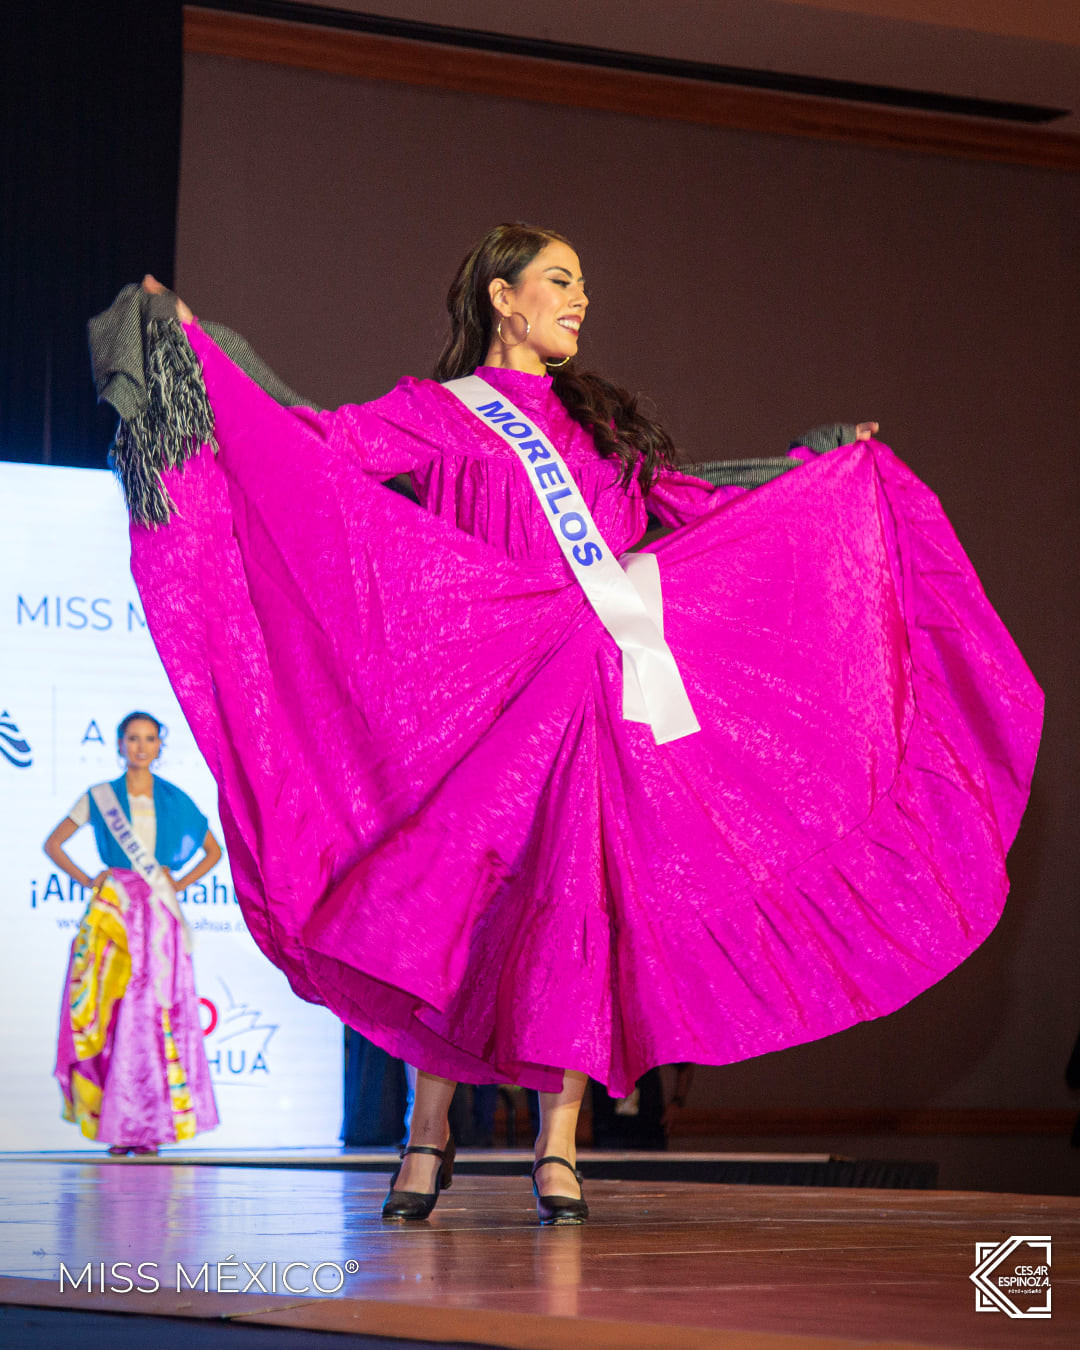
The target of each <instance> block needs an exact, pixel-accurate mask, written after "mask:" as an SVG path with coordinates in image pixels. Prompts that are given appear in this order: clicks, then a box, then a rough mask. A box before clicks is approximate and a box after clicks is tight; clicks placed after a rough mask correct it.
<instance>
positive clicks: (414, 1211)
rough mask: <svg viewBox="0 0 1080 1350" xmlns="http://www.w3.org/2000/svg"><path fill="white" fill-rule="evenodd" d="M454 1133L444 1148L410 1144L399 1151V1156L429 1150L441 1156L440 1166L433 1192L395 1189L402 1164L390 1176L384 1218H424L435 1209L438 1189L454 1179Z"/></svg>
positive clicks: (448, 1184)
mask: <svg viewBox="0 0 1080 1350" xmlns="http://www.w3.org/2000/svg"><path fill="white" fill-rule="evenodd" d="M455 1151H456V1150H455V1147H454V1136H453V1135H451V1136H450V1138H449V1140H448V1141H447V1144H446V1147H445V1148H432V1147H431V1146H430V1145H428V1144H410V1145H409V1147H408V1148H403V1149H402V1150H401V1156H402V1158H404V1157H405V1155H406V1154H407V1153H432V1154H434V1155H435V1157H436V1158H441V1159H442V1166H441V1167H440V1168H439V1170H438V1171H437V1172H436V1173H435V1189H434V1190H433V1191H395V1190H394V1182H395V1181H397V1179H398V1177H399V1176H400V1175H401V1164H400V1163H399V1164H398V1168H397V1171H396V1172H395V1173H394V1175H393V1176H392V1177H391V1178H390V1191H389V1193H388V1194H387V1197H386V1202H385V1203H384V1205H383V1207H382V1216H383V1218H384V1219H426V1218H427V1216H428V1215H429V1214H430V1213H431V1211H432V1210H433V1209H434V1208H435V1201H436V1200H438V1198H439V1192H440V1191H448V1190H449V1189H450V1187H451V1185H452V1184H453V1178H454V1153H455Z"/></svg>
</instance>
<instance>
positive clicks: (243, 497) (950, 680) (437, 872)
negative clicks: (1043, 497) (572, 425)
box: [132, 341, 1042, 1094]
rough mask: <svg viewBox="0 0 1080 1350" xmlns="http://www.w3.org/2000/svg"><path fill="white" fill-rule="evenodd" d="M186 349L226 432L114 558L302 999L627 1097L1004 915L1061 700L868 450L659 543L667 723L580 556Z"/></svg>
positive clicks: (906, 978) (256, 917)
mask: <svg viewBox="0 0 1080 1350" xmlns="http://www.w3.org/2000/svg"><path fill="white" fill-rule="evenodd" d="M200 356H201V358H202V360H203V362H204V366H205V378H206V384H207V388H208V390H209V393H210V397H211V401H212V403H213V406H214V411H215V416H216V419H217V432H216V435H217V439H218V443H219V447H220V449H219V453H218V454H217V455H215V454H212V453H211V451H210V450H209V449H204V450H203V451H202V453H201V454H199V455H198V456H197V457H196V458H194V459H193V460H192V461H191V462H189V463H188V464H187V465H186V466H185V467H184V469H183V470H179V471H171V473H170V474H169V475H168V486H169V491H170V492H171V493H172V495H173V498H174V500H175V502H176V504H177V507H178V511H177V514H176V516H175V518H174V519H173V520H172V521H171V522H170V524H169V525H168V526H167V527H164V528H161V529H158V530H149V529H145V528H139V527H135V528H133V531H132V541H133V557H132V567H133V572H134V575H135V578H136V581H137V583H138V586H139V590H140V593H141V595H142V598H143V602H144V605H145V607H146V615H147V619H148V621H149V624H150V627H151V630H152V632H153V635H154V639H155V642H156V643H157V646H158V650H159V652H160V653H161V656H162V659H163V661H164V663H165V666H166V669H167V671H168V673H169V675H170V678H171V680H172V683H173V686H174V688H175V690H176V692H177V695H178V697H179V699H180V702H181V704H182V706H183V709H184V712H185V715H186V716H187V718H188V721H189V722H190V724H191V726H192V729H193V730H194V732H195V735H196V737H197V739H198V742H199V745H200V748H201V749H202V751H203V753H204V755H205V756H206V759H207V761H208V763H209V765H210V768H211V770H212V772H213V773H214V775H215V777H216V779H217V782H218V784H219V788H220V795H221V814H222V819H223V822H224V826H225V830H226V833H227V836H228V843H229V854H230V860H231V864H232V868H233V873H234V877H235V880H236V884H237V891H238V895H239V897H240V900H241V904H242V905H243V909H244V914H245V916H246V919H247V922H248V924H249V926H250V928H251V931H252V933H253V934H254V936H255V939H256V941H257V942H258V943H259V945H260V946H261V947H262V949H263V951H264V952H265V953H266V954H267V956H269V958H270V959H271V960H272V961H273V962H274V963H275V964H276V965H278V966H279V967H280V968H281V969H282V970H284V971H285V972H286V974H287V975H288V977H289V979H290V981H291V982H292V984H293V987H294V988H295V989H296V991H297V992H298V993H299V994H300V995H301V996H302V997H304V998H308V999H312V1000H315V1001H318V1002H321V1003H324V1004H325V1005H326V1006H327V1007H329V1008H331V1009H332V1010H333V1011H334V1012H335V1013H337V1014H338V1015H339V1016H340V1017H342V1018H343V1019H344V1020H345V1021H347V1022H349V1023H350V1024H351V1025H352V1026H354V1027H356V1028H357V1029H359V1030H360V1031H361V1032H363V1033H364V1034H365V1035H366V1036H368V1037H370V1038H371V1039H372V1040H374V1041H375V1042H377V1043H378V1044H380V1045H382V1046H383V1047H384V1048H386V1049H387V1050H389V1051H391V1052H392V1053H395V1054H398V1055H401V1056H403V1057H404V1058H406V1059H408V1060H411V1061H412V1062H414V1063H416V1064H418V1065H419V1066H420V1067H421V1068H424V1069H427V1070H429V1071H431V1072H434V1073H438V1074H442V1075H445V1076H447V1077H453V1078H461V1079H465V1080H470V1081H474V1082H478V1081H492V1080H496V1079H500V1080H509V1081H514V1082H519V1083H524V1084H526V1085H530V1086H534V1087H538V1088H541V1089H553V1088H557V1087H558V1085H559V1084H560V1082H561V1073H562V1070H563V1069H565V1068H571V1069H576V1070H584V1071H585V1072H587V1073H588V1074H590V1075H592V1076H593V1077H595V1078H597V1079H599V1080H600V1081H601V1082H603V1083H605V1084H607V1085H608V1087H609V1088H610V1089H611V1090H612V1092H614V1093H616V1094H624V1093H625V1092H627V1091H628V1090H629V1089H630V1088H631V1087H632V1085H633V1083H634V1080H635V1079H636V1078H637V1077H639V1076H640V1075H641V1074H642V1073H643V1072H644V1071H645V1070H646V1069H647V1068H649V1067H650V1066H653V1065H656V1064H661V1063H670V1062H674V1061H693V1062H696V1063H708V1064H723V1063H727V1062H730V1061H734V1060H739V1059H744V1058H747V1057H750V1056H753V1055H760V1054H763V1053H765V1052H767V1051H772V1050H778V1049H781V1048H782V1047H784V1046H790V1045H794V1044H797V1043H799V1042H803V1041H808V1040H812V1039H815V1038H817V1037H822V1036H827V1035H829V1034H831V1033H833V1032H836V1031H839V1030H841V1029H842V1028H844V1027H847V1026H850V1025H851V1024H852V1023H855V1022H858V1021H861V1020H865V1019H868V1018H875V1017H880V1016H882V1015H883V1014H885V1013H889V1012H892V1011H893V1010H894V1009H896V1008H899V1007H900V1006H901V1005H903V1004H904V1003H906V1002H907V1001H908V1000H909V999H911V998H913V997H914V996H915V995H916V994H918V993H919V992H920V991H922V990H924V989H926V988H927V987H928V986H930V985H932V984H934V983H935V982H936V981H937V980H940V979H941V978H942V977H943V976H944V975H946V974H947V973H948V972H949V971H950V970H952V969H953V968H954V967H955V966H956V965H957V964H958V963H959V962H961V961H962V960H963V959H964V958H965V957H966V956H967V955H968V954H969V953H970V952H971V951H972V950H973V949H974V948H975V947H977V946H978V945H979V943H981V942H982V941H983V939H984V938H985V937H986V936H987V934H988V933H989V932H990V931H991V929H992V928H993V926H994V924H995V923H996V921H997V919H998V916H999V914H1000V912H1001V908H1002V905H1003V903H1004V900H1005V896H1006V893H1007V889H1008V881H1007V878H1006V873H1005V854H1006V850H1007V849H1008V846H1009V844H1010V842H1011V841H1012V839H1013V836H1014V835H1015V833H1016V830H1017V827H1018V824H1019V821H1020V817H1021V813H1022V811H1023V809H1024V804H1025V802H1026V799H1027V794H1028V789H1029V785H1030V780H1031V774H1032V770H1033V766H1034V762H1035V754H1036V748H1037V744H1038V738H1039V731H1040V726H1041V715H1042V696H1041V693H1040V691H1039V688H1038V686H1037V685H1036V683H1035V681H1034V679H1033V678H1032V676H1031V673H1030V672H1029V671H1028V669H1027V667H1026V665H1025V664H1024V662H1023V660H1022V658H1021V656H1020V654H1019V653H1018V652H1017V650H1016V647H1015V645H1014V644H1013V642H1012V640H1011V639H1010V637H1009V635H1008V633H1007V632H1006V631H1005V629H1004V627H1003V625H1002V624H1001V622H1000V620H999V619H998V617H997V616H996V614H995V613H994V611H993V609H992V608H991V606H990V604H989V603H988V601H987V599H986V597H985V595H984V593H983V590H982V588H981V586H980V585H979V582H978V579H977V578H976V576H975V574H974V572H973V571H972V568H971V565H970V563H969V562H968V560H967V558H966V557H965V555H964V553H963V550H962V549H961V547H960V545H959V543H958V542H957V540H956V537H955V535H954V533H953V531H952V529H951V528H950V526H949V523H948V521H947V520H946V519H945V517H944V515H943V513H942V511H941V507H940V505H939V503H938V501H937V499H936V498H935V497H934V496H933V494H932V493H931V492H930V491H928V489H927V488H926V487H924V486H923V484H922V483H921V482H919V480H918V479H917V478H915V476H914V475H913V474H912V473H911V472H910V471H909V470H907V469H906V468H905V467H904V465H903V464H901V463H900V462H899V461H898V460H897V459H896V458H895V457H894V456H893V454H892V453H891V452H890V451H889V450H888V449H887V448H886V447H885V446H883V445H880V444H878V443H875V442H870V443H867V444H861V445H859V446H856V447H850V448H848V449H845V450H841V451H838V452H837V453H835V454H832V455H828V456H824V457H822V458H820V459H818V460H816V461H814V462H812V463H810V464H808V465H806V466H805V467H802V468H799V469H798V470H795V471H793V472H791V473H788V474H786V475H784V476H783V477H781V478H780V479H778V480H776V481H775V482H773V483H771V484H769V485H767V486H766V487H763V488H760V489H758V490H756V491H753V492H748V493H745V494H744V495H742V496H740V497H738V498H736V499H735V500H733V501H731V502H729V503H728V504H727V505H725V506H722V507H720V508H719V509H716V510H714V511H712V512H710V513H709V514H707V515H705V516H704V517H703V518H702V519H700V520H699V521H697V522H695V523H693V524H691V525H688V526H686V527H684V528H682V529H679V530H677V531H675V532H674V533H673V534H671V535H669V536H668V537H666V538H665V539H663V540H662V541H661V542H659V543H658V544H656V545H654V546H653V551H654V552H655V553H656V555H657V557H658V558H659V561H660V570H661V575H662V578H663V587H664V618H665V633H666V636H667V638H668V640H669V642H670V645H671V648H672V650H673V652H674V654H675V657H676V659H677V661H678V664H679V668H680V670H681V672H682V674H683V678H684V681H685V684H686V687H687V690H688V692H689V695H690V699H691V702H692V704H693V707H694V709H695V711H696V713H697V716H698V719H699V720H700V722H701V725H702V730H701V731H700V732H699V733H698V734H695V735H693V736H689V737H687V738H685V739H682V740H679V741H674V742H671V743H669V744H666V745H663V746H657V745H656V744H655V742H654V740H653V737H652V734H651V732H650V730H649V728H648V727H647V726H643V725H640V724H638V723H633V722H627V721H624V720H623V718H622V716H621V701H622V677H621V661H620V654H619V651H618V649H617V648H616V646H615V644H614V642H613V641H612V640H611V638H610V637H609V635H608V634H607V633H606V631H605V630H604V629H603V628H602V626H601V625H600V623H599V621H598V619H597V618H596V616H595V615H594V613H593V611H592V610H591V609H590V607H589V605H588V603H587V602H586V601H585V599H584V597H583V595H582V593H581V591H580V589H579V587H578V585H577V582H576V581H574V579H573V578H572V577H571V576H570V575H569V573H568V571H567V569H566V568H565V567H564V565H563V564H562V562H561V560H560V561H556V562H549V561H547V560H544V559H539V560H536V561H529V560H525V561H521V560H515V559H512V558H508V557H507V556H506V555H505V554H504V553H502V552H500V551H499V550H497V549H495V548H493V547H490V546H488V545H487V544H485V543H483V542H482V541H481V540H479V539H477V538H475V537H473V536H471V535H469V534H466V533H465V532H463V531H460V530H457V529H454V528H453V527H452V526H450V525H448V524H447V523H446V522H445V521H443V520H441V519H439V518H437V517H435V516H433V515H430V514H428V513H426V512H424V511H422V510H420V509H419V508H417V507H416V506H415V505H414V504H412V503H410V502H408V501H407V500H404V499H402V498H400V497H398V496H396V495H395V494H393V493H392V492H390V491H388V490H387V489H385V488H383V487H382V486H381V485H379V484H378V483H376V482H374V481H372V480H371V479H370V478H368V477H366V476H365V475H364V474H363V473H361V472H358V471H357V470H356V467H355V464H353V463H350V462H349V460H348V458H347V457H346V456H344V455H343V454H342V453H341V452H339V451H336V450H335V449H334V447H333V446H332V445H328V444H326V443H325V442H324V441H322V440H321V439H319V437H318V436H316V435H314V434H312V433H311V432H310V431H309V430H307V429H306V428H305V427H304V426H303V425H302V424H300V423H299V422H298V421H297V419H296V418H294V417H292V416H290V415H289V414H287V413H286V412H284V411H283V410H282V409H280V408H278V407H277V405H275V404H273V403H272V402H271V401H270V400H269V399H268V398H266V397H265V396H264V395H263V394H262V393H261V392H260V391H259V390H258V389H257V388H256V387H255V386H254V385H253V384H251V383H250V382H249V381H247V380H246V379H245V378H244V377H242V376H239V375H238V373H237V372H236V371H235V369H234V368H232V367H231V366H230V365H229V363H228V362H227V359H226V358H225V357H224V356H223V355H221V354H220V353H219V352H217V349H216V348H214V347H213V345H212V344H210V343H208V342H205V341H204V342H203V344H202V348H201V350H200ZM524 490H525V491H528V489H527V487H526V488H525V489H524Z"/></svg>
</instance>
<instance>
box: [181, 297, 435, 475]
mask: <svg viewBox="0 0 1080 1350" xmlns="http://www.w3.org/2000/svg"><path fill="white" fill-rule="evenodd" d="M209 327H210V329H211V330H212V331H208V329H207V328H206V327H203V326H202V325H200V324H199V322H198V320H196V321H195V322H194V323H193V324H185V325H184V328H185V332H186V333H187V334H188V337H189V338H191V337H192V336H193V332H194V331H196V330H201V333H202V341H203V342H205V340H206V339H207V338H209V339H210V341H211V342H214V344H215V346H217V347H218V348H219V350H220V351H221V352H222V353H223V354H224V355H225V356H226V357H227V359H228V362H229V365H230V366H231V367H232V368H233V369H234V370H235V372H236V377H237V378H238V379H243V378H245V377H246V378H249V379H252V380H254V382H255V383H256V384H258V385H259V387H260V388H262V389H263V391H264V392H265V393H267V396H268V397H271V398H274V401H275V402H280V403H281V404H282V406H283V407H284V408H285V409H286V411H287V412H289V413H290V414H291V415H292V416H293V417H295V418H296V419H297V420H298V421H301V422H303V423H304V425H305V426H307V427H308V428H309V429H310V430H311V431H314V432H315V434H316V435H318V436H319V437H320V438H321V439H322V440H324V441H325V442H327V444H329V445H331V446H332V447H333V448H334V449H335V450H337V451H339V452H342V453H343V454H344V456H345V458H346V459H348V460H351V461H352V462H353V463H354V464H355V465H356V466H357V468H359V469H361V470H362V471H363V472H364V473H368V474H371V476H372V477H374V478H377V479H379V480H380V481H385V480H386V479H388V478H393V477H395V475H397V474H405V473H411V472H412V471H413V470H414V469H419V468H422V467H423V466H424V465H425V464H427V463H429V462H430V461H431V460H432V459H433V458H435V457H436V455H437V454H438V453H439V445H438V440H437V438H434V437H433V438H432V439H430V440H429V439H427V437H426V436H425V430H426V428H425V425H424V422H425V418H424V416H423V411H422V410H420V409H418V407H417V404H418V402H420V403H422V402H423V399H422V393H420V397H419V398H418V392H420V391H422V389H423V386H424V385H426V384H427V383H428V382H427V381H422V380H417V379H414V378H412V377H407V378H406V379H403V380H400V381H399V382H398V384H396V385H395V386H394V388H393V389H391V390H390V392H389V393H387V394H384V395H383V396H382V397H381V398H377V399H374V400H373V401H372V402H370V403H346V404H343V405H342V406H341V407H340V408H334V409H329V410H327V409H322V408H319V407H317V406H309V405H307V404H305V403H302V402H297V403H292V402H289V401H287V399H286V398H285V397H284V396H283V397H282V398H278V397H275V394H274V391H273V389H272V388H271V387H269V381H268V379H267V377H266V374H265V373H264V372H263V369H262V364H263V363H259V365H255V364H254V362H257V361H258V358H254V361H253V359H252V356H248V355H245V351H244V350H241V349H239V348H238V349H237V350H236V352H235V355H234V353H233V352H231V351H229V350H228V349H227V347H226V346H225V345H223V344H222V343H221V342H218V341H217V338H218V337H219V336H220V335H222V334H223V333H226V332H228V330H222V329H220V328H218V327H217V325H210V326H209ZM230 336H231V337H234V338H235V336H236V335H233V334H230ZM237 341H239V342H241V343H242V342H243V339H237ZM245 349H246V344H245ZM240 356H243V357H244V359H245V364H243V365H242V364H241V363H240V361H239V360H237V359H236V357H240ZM220 364H221V363H219V366H220ZM248 364H251V366H252V368H251V369H250V370H249V369H248V368H247V365H248ZM266 370H269V368H268V367H267V368H266ZM269 374H270V376H271V377H272V378H273V379H274V380H276V379H277V377H276V376H273V372H269ZM215 383H216V389H215V395H216V397H221V396H222V394H223V390H222V387H221V382H220V370H219V371H218V380H217V381H216V382H215ZM279 384H280V381H279ZM281 387H282V388H283V389H286V386H283V385H282V386H281ZM286 392H287V393H288V394H291V391H288V390H287V389H286ZM293 397H298V396H295V395H294V396H293Z"/></svg>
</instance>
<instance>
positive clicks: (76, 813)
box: [67, 792, 90, 830]
mask: <svg viewBox="0 0 1080 1350" xmlns="http://www.w3.org/2000/svg"><path fill="white" fill-rule="evenodd" d="M67 818H68V820H73V821H74V822H75V824H76V825H77V826H78V827H79V829H80V830H81V829H82V827H83V826H84V825H85V824H86V823H87V821H88V820H89V819H90V794H89V792H84V793H83V795H82V796H81V797H80V798H79V800H78V801H77V802H76V803H75V805H74V806H73V807H72V808H71V810H70V811H69V812H68V813H67Z"/></svg>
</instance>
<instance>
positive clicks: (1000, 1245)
mask: <svg viewBox="0 0 1080 1350" xmlns="http://www.w3.org/2000/svg"><path fill="white" fill-rule="evenodd" d="M1021 1248H1030V1249H1031V1251H1033V1252H1035V1253H1038V1255H1036V1256H1034V1257H1033V1256H1032V1255H1031V1252H1029V1251H1023V1250H1020V1249H1021ZM1042 1252H1045V1253H1046V1255H1045V1257H1044V1256H1042V1255H1041V1253H1042ZM1010 1258H1013V1259H1012V1260H1010ZM1006 1262H1008V1264H1006ZM1002 1267H1004V1269H1002ZM968 1279H970V1280H971V1281H972V1283H973V1284H974V1285H975V1311H976V1312H1003V1313H1007V1314H1008V1315H1009V1316H1010V1317H1049V1316H1050V1293H1051V1290H1050V1239H1049V1238H1048V1237H1010V1238H1006V1239H1005V1241H1004V1242H976V1244H975V1269H974V1271H972V1273H971V1274H970V1275H969V1276H968Z"/></svg>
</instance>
